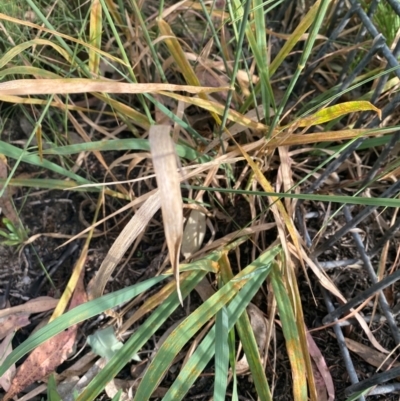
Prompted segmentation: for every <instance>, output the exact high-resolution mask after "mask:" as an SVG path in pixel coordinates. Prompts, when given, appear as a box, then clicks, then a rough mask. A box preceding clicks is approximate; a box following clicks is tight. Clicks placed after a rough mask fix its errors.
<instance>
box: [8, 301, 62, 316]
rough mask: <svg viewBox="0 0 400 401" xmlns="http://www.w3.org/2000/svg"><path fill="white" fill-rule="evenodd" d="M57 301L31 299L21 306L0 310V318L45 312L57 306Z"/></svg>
mask: <svg viewBox="0 0 400 401" xmlns="http://www.w3.org/2000/svg"><path fill="white" fill-rule="evenodd" d="M57 303H58V299H54V298H52V297H39V298H36V299H31V300H30V301H28V302H26V303H25V304H23V305H18V306H13V307H11V308H5V309H2V310H0V318H2V317H6V316H10V315H14V314H16V313H20V312H23V313H25V314H28V315H30V314H32V313H40V312H47V311H48V310H50V309H54V308H55V307H56V306H57Z"/></svg>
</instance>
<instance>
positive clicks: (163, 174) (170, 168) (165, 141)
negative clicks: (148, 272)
mask: <svg viewBox="0 0 400 401" xmlns="http://www.w3.org/2000/svg"><path fill="white" fill-rule="evenodd" d="M170 130H171V127H170V126H169V125H153V126H151V127H150V130H149V142H150V151H151V155H152V157H153V165H154V171H155V173H156V179H157V185H158V188H159V191H160V197H161V210H162V216H163V222H164V231H165V238H166V240H167V246H168V251H169V258H170V260H171V265H172V268H173V270H174V276H175V280H176V288H177V291H178V297H179V300H180V302H181V304H183V301H182V295H181V292H180V289H179V253H180V249H181V245H182V237H183V202H182V194H181V187H180V179H179V173H178V163H177V160H178V156H177V154H176V151H175V144H174V142H173V141H172V139H171V137H170V135H169V132H170Z"/></svg>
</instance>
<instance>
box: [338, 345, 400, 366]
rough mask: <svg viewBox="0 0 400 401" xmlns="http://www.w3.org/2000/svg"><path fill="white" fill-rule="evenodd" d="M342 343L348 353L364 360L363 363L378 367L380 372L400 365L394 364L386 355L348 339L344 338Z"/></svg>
mask: <svg viewBox="0 0 400 401" xmlns="http://www.w3.org/2000/svg"><path fill="white" fill-rule="evenodd" d="M344 341H345V343H346V345H347V347H348V349H349V350H350V351H352V352H355V353H356V354H357V355H359V356H360V357H361V358H362V359H364V361H366V362H368V363H369V364H370V365H372V366H375V367H376V368H379V367H380V368H381V370H387V369H390V368H396V367H398V366H400V363H399V362H396V361H395V360H394V359H393V358H388V357H387V355H385V354H382V353H381V352H379V351H376V350H375V349H373V348H371V347H368V346H366V345H364V344H360V343H358V342H357V341H354V340H351V339H350V338H345V339H344Z"/></svg>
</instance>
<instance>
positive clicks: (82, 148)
mask: <svg viewBox="0 0 400 401" xmlns="http://www.w3.org/2000/svg"><path fill="white" fill-rule="evenodd" d="M0 145H1V143H0ZM175 147H176V153H177V155H178V156H179V157H182V158H184V159H187V160H196V159H197V160H198V159H200V158H202V159H203V160H204V159H205V158H204V156H201V154H200V153H198V152H197V151H196V150H194V149H192V148H190V147H189V146H185V145H179V144H177V145H175ZM116 150H144V151H150V145H149V141H148V140H147V139H134V138H129V139H109V140H107V141H95V142H85V143H79V144H74V145H66V146H57V147H54V148H50V149H45V150H43V154H44V155H63V156H66V155H73V154H76V153H80V152H94V151H102V152H105V151H116ZM207 159H208V158H207Z"/></svg>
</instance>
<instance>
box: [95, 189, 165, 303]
mask: <svg viewBox="0 0 400 401" xmlns="http://www.w3.org/2000/svg"><path fill="white" fill-rule="evenodd" d="M159 207H160V196H159V192H155V193H154V194H153V195H151V196H150V197H149V198H148V199H147V200H146V202H144V203H143V205H142V206H141V207H140V209H139V210H138V211H137V212H136V213H135V215H134V216H133V217H132V219H131V220H130V221H129V223H128V224H127V225H126V226H125V227H124V229H123V230H122V231H121V233H120V234H119V236H118V238H117V239H116V240H115V241H114V243H113V244H112V246H111V248H110V250H109V251H108V253H107V256H106V257H105V259H104V260H103V263H102V264H101V266H100V269H99V271H98V272H97V274H96V276H95V277H94V278H93V279H92V280H91V281H90V283H89V285H88V294H89V299H95V298H98V297H101V295H102V294H103V291H104V288H105V286H106V284H107V282H108V280H109V279H110V277H111V274H112V273H113V271H114V269H115V267H116V266H117V265H118V263H119V262H120V260H121V259H122V257H123V256H124V254H125V252H126V251H127V249H128V248H129V246H130V245H131V244H132V242H133V241H134V240H135V239H136V238H137V237H138V235H139V234H140V233H141V232H142V231H143V230H144V229H145V228H146V226H147V224H148V223H149V221H150V219H151V218H152V217H153V216H154V214H155V213H156V212H157V210H158V208H159Z"/></svg>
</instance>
